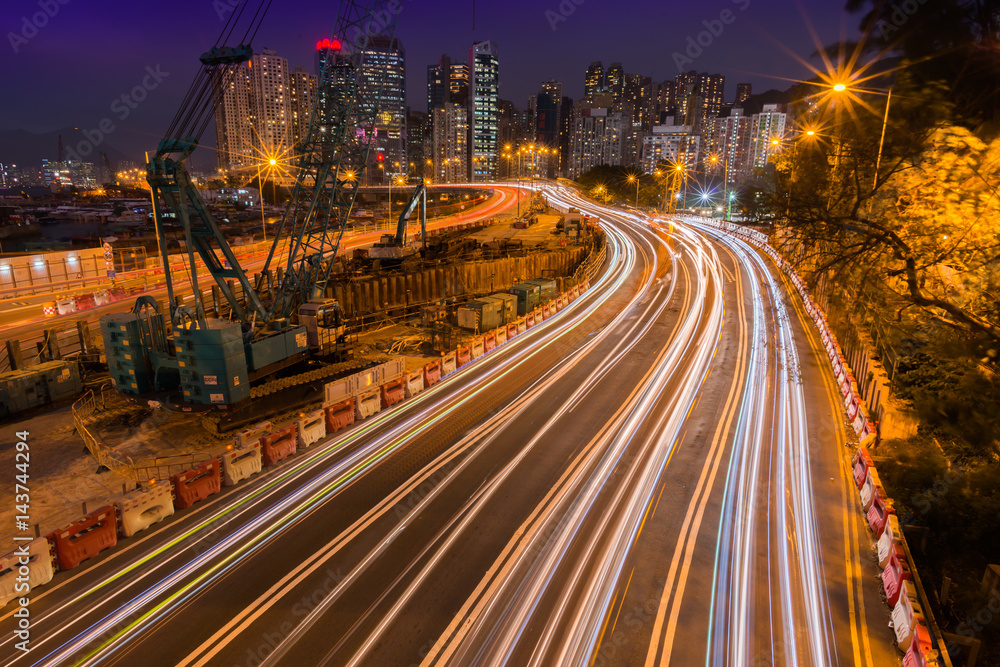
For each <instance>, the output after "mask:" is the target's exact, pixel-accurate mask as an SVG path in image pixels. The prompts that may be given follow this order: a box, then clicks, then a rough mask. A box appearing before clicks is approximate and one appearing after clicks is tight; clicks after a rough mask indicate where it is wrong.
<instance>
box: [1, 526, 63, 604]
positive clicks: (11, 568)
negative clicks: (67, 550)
mask: <svg viewBox="0 0 1000 667" xmlns="http://www.w3.org/2000/svg"><path fill="white" fill-rule="evenodd" d="M53 576H55V568H53V566H52V545H51V544H50V543H49V541H48V540H47V539H45V538H44V537H36V538H35V539H33V540H31V541H30V542H26V543H24V544H22V545H21V546H20V547H18V548H17V549H15V550H14V551H12V552H10V553H9V554H7V555H6V556H4V557H3V558H0V607H3V606H4V605H5V604H7V603H8V602H10V601H11V600H13V599H14V598H17V597H22V596H24V594H25V591H24V590H23V585H19V584H22V583H23V582H27V584H28V587H29V590H31V589H34V588H35V586H41V585H42V584H47V583H49V582H50V581H52V577H53Z"/></svg>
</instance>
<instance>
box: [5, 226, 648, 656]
mask: <svg viewBox="0 0 1000 667" xmlns="http://www.w3.org/2000/svg"><path fill="white" fill-rule="evenodd" d="M622 241H623V237H621V236H620V235H616V234H609V236H608V248H609V262H610V264H611V266H612V268H613V270H612V271H609V272H607V273H606V274H605V275H604V276H603V277H602V278H601V279H600V280H598V281H595V284H594V285H593V286H592V289H591V290H589V291H588V292H587V293H585V294H584V295H582V296H581V297H580V298H579V299H577V300H576V301H574V303H573V304H572V305H571V307H570V308H567V309H564V310H563V311H560V312H559V313H558V314H557V315H556V316H554V317H552V318H550V319H549V320H546V321H545V322H543V323H541V324H540V325H538V326H536V327H535V328H533V329H532V330H531V331H530V332H528V334H530V335H524V334H522V335H521V336H518V337H517V338H515V339H514V340H512V341H511V342H510V343H508V344H507V345H504V346H502V347H501V348H498V349H497V350H495V351H494V352H492V353H491V354H490V355H489V358H491V359H496V361H495V362H494V364H495V367H494V368H493V370H492V371H491V372H490V377H492V379H491V380H490V381H489V382H485V383H482V384H479V385H472V386H470V387H469V388H467V389H466V390H464V391H461V392H458V393H457V395H456V396H455V397H453V398H452V399H450V400H449V401H447V402H445V403H444V404H443V405H437V404H436V403H435V401H436V399H437V397H438V395H439V392H440V391H441V389H437V390H436V391H434V390H432V391H428V392H424V393H423V394H421V395H419V396H418V397H415V398H414V399H412V400H411V401H407V402H406V403H404V404H401V406H400V408H399V409H398V410H393V411H388V412H384V413H381V414H380V415H379V416H378V417H377V418H375V419H373V420H371V421H369V422H366V423H365V424H363V425H362V426H361V427H360V428H358V429H355V430H354V431H352V432H351V433H350V434H349V435H347V436H346V437H343V438H339V439H336V440H334V441H332V442H331V443H329V444H327V445H325V446H323V447H321V448H318V449H317V450H314V453H310V455H309V456H308V457H307V458H306V459H304V460H302V461H301V462H296V464H295V466H294V468H292V469H291V470H288V471H284V470H281V471H280V477H279V478H278V479H276V480H273V481H270V482H269V483H268V484H267V485H266V486H263V487H261V488H260V489H258V490H256V491H254V492H251V493H249V494H248V495H247V496H246V497H243V498H241V499H240V500H239V501H238V502H237V503H236V504H235V505H234V506H232V507H228V508H226V509H223V510H222V511H220V512H218V513H217V514H215V515H213V516H212V517H210V518H208V519H205V520H203V521H201V522H200V523H199V524H198V525H196V526H195V527H194V528H192V529H190V530H188V531H186V532H185V533H183V534H182V535H181V536H179V537H178V538H176V539H175V540H173V541H172V542H170V543H169V544H167V545H165V546H163V547H161V548H159V549H157V550H155V551H154V552H152V553H151V554H148V555H146V556H144V557H142V558H139V559H137V560H136V561H134V562H132V563H130V564H128V565H125V566H122V567H121V568H120V569H119V571H118V572H117V573H116V574H115V575H114V576H112V577H110V578H109V579H106V580H104V581H102V582H100V583H98V584H96V585H95V586H93V587H91V588H89V589H88V590H87V591H86V592H84V593H83V594H81V595H79V596H77V597H76V598H74V599H73V600H69V601H66V602H64V603H61V604H60V605H59V606H57V607H56V608H54V609H52V610H50V611H49V612H48V613H46V614H45V615H44V616H42V617H41V618H39V619H37V620H36V623H38V622H45V620H47V619H48V618H50V617H55V616H56V615H58V614H61V613H69V610H70V609H71V608H74V607H75V606H77V605H79V604H81V603H83V602H84V601H86V600H87V599H88V598H91V599H94V598H96V595H97V594H98V593H100V592H103V590H104V589H105V588H106V587H108V586H110V585H111V584H112V583H114V582H116V581H119V582H126V580H127V579H128V578H129V575H131V574H133V573H138V575H139V576H138V577H137V578H136V579H135V580H134V581H129V582H127V583H128V585H129V586H132V585H133V584H134V583H136V582H138V581H140V580H143V579H149V578H155V577H161V579H160V580H159V581H157V582H156V583H155V584H154V585H152V586H150V587H149V588H146V589H145V590H143V591H142V592H141V593H139V594H138V595H135V596H134V597H132V598H131V599H130V600H127V601H125V602H124V603H123V604H121V605H120V606H119V608H118V609H117V610H116V612H115V613H113V614H110V615H107V616H105V617H104V618H102V619H101V620H100V621H98V622H96V623H93V624H91V625H90V626H88V627H87V628H86V629H85V630H83V631H81V632H79V633H78V634H77V635H76V636H75V637H74V638H73V639H71V640H70V641H69V642H66V643H65V644H63V645H62V646H60V647H59V648H57V649H55V650H54V651H52V652H51V653H49V654H48V655H46V656H45V657H44V658H43V662H46V663H53V664H54V663H59V664H66V663H68V662H70V661H73V660H80V656H81V654H82V655H83V659H82V661H80V662H78V664H91V663H92V662H97V661H100V660H101V659H104V658H107V657H110V656H112V655H113V654H114V653H115V651H117V650H119V649H121V648H122V647H124V646H126V645H127V643H128V641H129V640H130V638H134V637H136V636H138V635H139V634H141V631H142V630H143V628H144V627H148V626H149V625H153V624H155V623H157V622H159V621H161V620H162V619H163V617H164V616H166V615H167V614H169V613H172V612H174V611H176V610H177V609H179V608H182V607H183V606H184V605H185V604H187V603H188V601H189V600H190V599H191V598H192V596H195V595H197V594H199V593H201V592H202V591H204V590H205V589H206V587H208V586H210V585H211V584H212V583H213V582H214V581H216V580H217V579H218V578H219V577H221V576H224V575H225V574H226V573H227V572H228V571H230V570H231V569H232V568H234V567H235V566H237V565H239V564H240V563H241V562H244V560H245V559H246V558H248V557H250V556H251V555H252V554H253V553H255V552H256V551H258V550H259V549H261V548H263V547H264V546H266V545H268V544H270V543H272V542H273V541H274V539H276V538H277V537H278V536H280V534H281V533H283V532H284V531H286V530H287V529H288V528H290V527H291V526H293V525H295V524H296V523H297V522H299V521H301V520H303V519H305V518H306V517H307V516H308V515H309V514H310V513H312V512H313V511H315V509H316V508H317V507H318V506H319V505H321V504H322V503H325V502H327V501H329V500H330V499H331V498H332V497H334V496H335V495H336V494H337V493H338V492H340V491H342V490H343V489H344V488H346V486H348V485H349V484H351V483H353V482H354V481H356V480H357V479H358V478H359V477H360V476H361V475H363V474H364V473H365V472H367V471H368V470H370V469H372V468H373V467H374V466H375V465H377V464H378V463H379V462H380V461H381V460H383V459H384V458H385V457H386V456H388V455H389V454H391V453H393V452H394V451H396V450H398V449H399V448H401V447H403V446H405V445H406V444H408V443H410V442H412V441H413V440H415V439H416V438H418V437H419V436H420V435H421V434H422V433H425V432H427V431H428V430H429V429H431V428H433V425H434V424H435V422H436V420H438V419H440V418H441V417H442V416H444V415H446V414H448V413H450V412H452V411H454V410H458V409H461V408H462V407H463V406H465V405H468V404H470V403H471V402H473V401H474V400H475V398H476V397H477V396H478V395H480V394H481V392H483V391H486V390H487V389H489V388H491V387H492V386H493V385H494V384H496V383H499V382H502V381H503V380H504V379H505V377H506V376H507V375H508V374H510V373H514V372H516V371H517V369H518V367H519V366H520V365H521V364H525V363H531V361H532V359H533V357H534V356H535V355H537V354H538V353H539V352H541V351H542V350H544V349H545V348H546V346H548V345H549V344H551V343H552V342H554V341H556V340H558V339H559V338H560V337H561V336H562V335H563V334H564V333H565V332H566V331H568V330H570V329H572V328H574V327H577V326H579V325H580V324H581V322H582V321H583V320H585V319H586V315H587V310H586V306H591V307H593V306H595V305H599V304H600V303H602V302H603V301H605V300H607V299H608V298H610V296H611V295H613V294H614V292H615V290H616V289H617V288H618V287H619V286H620V284H621V281H622V280H624V277H625V276H627V275H628V272H629V271H630V270H631V267H632V264H633V263H634V249H633V248H632V247H631V245H629V244H624V243H623V242H622ZM595 295H596V296H595ZM597 342H598V341H597V340H596V339H595V340H591V341H590V342H588V343H587V344H586V346H585V348H584V349H590V348H592V347H593V346H594V345H596V344H597ZM478 365H479V364H477V363H474V364H471V365H470V366H467V367H463V368H462V369H460V371H459V372H457V373H455V374H453V375H452V376H451V377H449V378H448V380H447V381H446V382H445V383H442V385H439V387H445V386H451V385H452V383H453V379H454V378H458V377H462V376H464V375H467V373H468V372H469V371H470V369H472V368H475V367H477V366H478ZM400 412H402V413H403V414H408V415H409V417H408V418H407V419H406V420H405V421H403V422H402V423H401V424H399V425H398V426H395V427H394V428H392V429H391V430H390V431H389V432H388V433H386V434H385V435H382V436H380V437H378V438H375V439H372V440H371V441H370V442H367V443H365V442H364V441H365V440H366V439H367V438H368V437H370V435H371V433H372V432H373V431H375V430H376V429H378V428H379V427H381V426H382V425H383V424H385V423H386V422H387V421H388V420H389V419H391V418H393V417H398V415H399V413H400ZM350 446H357V447H359V448H358V449H357V450H356V451H354V452H352V453H350V454H349V455H348V456H347V457H346V458H344V459H342V460H340V461H337V462H336V463H335V464H334V465H332V466H330V467H329V469H328V470H327V471H326V472H324V474H322V475H321V476H320V477H317V478H316V479H315V480H313V481H311V482H309V483H307V484H305V485H304V486H302V483H303V479H304V477H305V475H306V474H307V473H309V472H315V468H316V467H318V466H322V465H329V464H330V461H329V459H330V458H331V457H334V456H336V455H341V454H343V452H344V451H345V450H346V449H348V448H349V447H350ZM279 470H280V469H279ZM226 515H231V516H230V517H229V520H230V521H232V520H233V519H234V518H236V517H238V518H241V519H247V522H246V523H245V524H243V525H242V527H240V528H239V529H238V530H236V531H234V532H232V533H230V534H229V535H228V536H227V537H226V538H224V539H223V540H221V541H220V542H219V543H218V544H216V545H215V546H213V547H211V548H210V549H209V550H208V551H206V552H204V553H202V554H201V555H199V556H196V557H194V558H190V559H189V560H187V561H185V562H184V563H183V564H182V565H180V566H179V567H177V569H175V570H173V571H170V570H169V566H168V564H169V563H170V562H171V561H173V560H175V559H181V558H182V557H183V556H182V553H183V552H184V551H186V550H187V549H190V548H191V547H192V546H193V543H191V542H190V539H191V538H193V537H194V536H195V535H196V534H197V533H198V532H201V531H207V530H211V525H212V523H214V522H215V521H218V520H221V519H222V518H223V517H226ZM165 554H166V558H165V559H164V560H159V557H162V556H164V555H165ZM56 588H57V587H52V588H49V589H47V590H46V592H45V594H51V593H53V592H55V589H56ZM40 597H42V596H41V595H39V596H37V598H40ZM37 598H36V599H37ZM102 603H103V601H98V600H96V599H94V601H93V603H92V604H91V605H90V606H89V607H87V608H86V609H83V610H77V612H78V613H76V614H74V616H78V617H79V616H84V615H86V614H89V613H94V612H95V611H96V610H97V608H98V606H99V605H100V604H102ZM81 611H82V612H83V613H79V612H81ZM109 635H110V637H111V638H110V639H109V640H106V641H102V642H101V643H100V644H99V645H98V646H97V647H96V648H89V649H88V647H89V646H91V644H92V643H93V642H94V641H95V639H98V641H100V639H99V638H105V637H108V636H109ZM48 637H51V633H49V634H48V635H47V636H46V638H43V639H42V640H40V641H38V642H36V646H38V645H44V644H45V643H47V638H48ZM7 664H13V663H7Z"/></svg>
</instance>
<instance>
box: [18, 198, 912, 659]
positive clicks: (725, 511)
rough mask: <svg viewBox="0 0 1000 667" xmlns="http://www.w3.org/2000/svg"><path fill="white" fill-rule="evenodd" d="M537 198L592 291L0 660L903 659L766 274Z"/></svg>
mask: <svg viewBox="0 0 1000 667" xmlns="http://www.w3.org/2000/svg"><path fill="white" fill-rule="evenodd" d="M547 189H548V195H549V197H550V199H551V200H553V201H555V202H557V203H560V204H561V205H563V206H576V207H578V208H581V209H583V210H585V211H588V212H591V213H592V214H595V215H597V216H599V217H600V218H601V219H602V220H603V224H604V225H605V228H606V229H607V231H608V257H607V261H606V267H605V268H606V270H605V271H604V272H603V274H602V276H601V277H600V279H599V280H596V281H595V282H594V284H593V285H592V287H591V289H590V290H588V291H587V292H586V293H585V295H584V296H582V297H581V298H579V299H577V300H576V301H575V302H573V303H572V304H571V306H570V307H569V308H566V309H564V310H562V311H560V312H559V313H558V314H557V315H555V316H553V317H551V318H549V319H548V320H546V321H545V322H544V323H542V324H541V325H539V326H536V327H535V328H533V329H531V330H529V331H528V332H527V333H525V334H522V335H520V336H518V337H517V338H515V339H514V340H513V341H511V342H508V343H507V344H506V345H504V346H502V347H499V348H497V349H496V350H495V351H493V352H491V353H489V354H487V355H486V356H484V357H482V358H480V359H479V360H477V361H475V362H474V363H472V364H470V365H468V366H466V367H464V368H462V369H460V370H459V371H457V372H456V373H454V374H453V375H451V376H449V378H448V379H447V380H446V381H444V382H442V383H441V384H440V385H438V386H437V387H435V388H434V389H432V390H430V391H427V392H424V393H423V394H421V395H419V396H418V397H416V398H414V399H410V400H408V401H406V402H404V403H403V404H400V405H399V406H397V407H396V408H394V409H391V410H388V411H384V412H382V413H379V414H378V415H377V416H374V417H371V418H369V419H368V420H367V421H365V422H364V423H361V424H358V425H355V427H353V428H352V429H350V430H348V431H346V432H342V433H339V434H337V435H336V436H335V437H334V438H332V439H330V440H329V441H327V442H324V443H321V444H316V445H313V446H312V447H311V448H309V450H308V451H307V452H306V453H304V454H300V455H299V456H297V457H295V458H294V459H292V460H289V461H287V462H285V463H284V464H282V465H279V466H278V467H277V468H275V469H272V470H270V471H268V472H267V473H266V474H264V475H263V476H258V477H256V478H252V479H251V480H248V481H247V482H244V483H242V484H240V485H238V486H236V487H233V488H232V489H228V490H226V491H225V492H224V493H223V494H220V495H218V496H213V497H212V498H210V499H209V500H208V501H206V502H203V503H201V504H199V505H196V506H195V507H193V508H191V509H189V510H185V511H182V512H179V513H178V514H176V515H175V516H174V517H172V518H171V520H169V521H168V522H166V523H164V524H160V525H158V526H156V527H155V528H154V529H151V530H150V531H147V532H145V533H142V534H140V535H139V536H137V537H135V538H132V539H130V540H125V541H123V542H122V543H121V544H120V545H119V546H118V547H117V548H115V549H114V550H111V551H108V552H104V553H103V554H102V555H101V556H100V557H99V558H97V559H95V560H94V561H91V562H88V563H87V564H85V565H84V566H81V567H80V568H78V569H76V570H71V571H69V572H66V573H60V574H58V575H57V577H56V579H55V580H54V581H53V582H51V583H50V584H48V585H47V586H46V587H44V588H41V589H39V590H38V591H37V592H36V593H34V594H33V595H32V602H31V607H30V609H31V618H32V624H31V637H32V640H31V646H32V648H31V651H30V652H29V653H27V654H19V653H17V652H16V651H15V650H14V648H13V641H11V642H8V643H7V644H5V645H4V646H3V648H2V650H0V656H2V663H3V664H53V665H65V664H116V665H137V664H142V665H147V666H148V667H154V666H156V665H278V664H280V665H410V664H426V665H438V664H448V665H472V664H476V665H497V664H510V665H585V664H592V665H626V664H627V665H665V664H675V665H693V664H705V665H740V666H742V665H754V666H756V665H772V664H773V665H790V664H802V665H859V666H860V665H867V666H882V665H895V664H899V660H898V657H897V653H896V650H895V648H894V647H893V645H892V634H891V630H890V629H889V628H888V627H887V621H888V617H889V614H888V610H887V609H886V607H885V605H884V604H883V603H882V602H881V601H880V600H879V597H878V589H877V584H876V580H875V579H874V578H873V575H874V574H875V565H874V563H873V562H872V559H871V557H870V547H869V539H868V536H867V535H866V533H865V530H864V527H863V524H862V522H861V517H860V514H859V513H858V512H857V511H856V507H855V505H856V503H857V502H858V501H857V500H856V497H855V494H854V493H852V492H851V491H850V487H849V483H850V482H849V476H848V475H847V473H846V468H845V457H846V456H847V455H848V450H847V448H845V447H844V446H843V444H844V442H845V441H846V440H847V438H848V435H847V430H846V423H845V422H844V417H843V415H842V414H841V411H840V402H839V400H837V399H838V395H837V394H835V392H834V391H833V381H832V377H829V376H830V372H829V371H828V370H826V367H825V365H824V362H825V352H824V351H822V350H821V349H820V348H819V347H818V341H817V340H816V335H815V334H814V333H813V331H812V330H811V328H809V327H806V326H805V325H804V324H803V321H806V322H808V318H804V316H803V314H802V312H801V304H799V303H797V302H796V301H795V299H794V298H793V297H790V296H788V294H789V290H788V289H786V287H785V285H784V284H783V281H782V279H781V277H780V274H779V273H778V272H777V271H776V270H775V269H774V267H773V266H771V265H770V264H769V263H767V262H765V260H764V259H762V258H761V256H760V255H758V254H757V253H756V252H754V251H753V250H752V249H750V248H749V247H748V246H746V245H745V244H743V243H742V242H740V241H738V240H735V239H732V238H728V237H724V236H722V235H720V234H718V233H717V232H714V231H712V230H710V229H708V228H699V227H698V226H697V225H695V224H689V223H680V222H671V221H666V220H659V221H649V220H646V219H645V218H642V219H640V218H636V217H634V216H631V215H629V214H626V213H622V212H619V211H615V210H613V209H607V208H603V207H599V206H596V205H594V204H592V203H588V202H585V201H582V200H580V199H579V198H577V197H576V196H575V195H573V194H572V193H571V192H569V191H567V190H565V189H562V188H555V187H548V188H547ZM14 620H15V619H13V618H12V616H11V611H10V610H8V611H7V612H6V613H5V614H4V615H3V616H0V631H2V632H3V636H6V637H10V636H11V634H10V633H11V631H12V629H13V626H14Z"/></svg>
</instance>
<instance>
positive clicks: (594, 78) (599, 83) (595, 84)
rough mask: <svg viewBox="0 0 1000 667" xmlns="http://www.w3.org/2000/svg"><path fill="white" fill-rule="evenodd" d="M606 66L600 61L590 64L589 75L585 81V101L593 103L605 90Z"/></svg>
mask: <svg viewBox="0 0 1000 667" xmlns="http://www.w3.org/2000/svg"><path fill="white" fill-rule="evenodd" d="M604 87H605V83H604V64H603V63H602V62H601V61H600V60H595V61H594V62H592V63H590V67H588V68H587V75H586V77H585V78H584V80H583V99H585V100H587V101H589V102H592V101H593V100H594V97H595V96H596V95H597V94H598V93H599V92H601V91H602V90H604Z"/></svg>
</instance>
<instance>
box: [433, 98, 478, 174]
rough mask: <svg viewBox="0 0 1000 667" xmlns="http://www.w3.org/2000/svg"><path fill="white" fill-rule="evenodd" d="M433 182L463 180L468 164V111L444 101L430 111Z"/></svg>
mask: <svg viewBox="0 0 1000 667" xmlns="http://www.w3.org/2000/svg"><path fill="white" fill-rule="evenodd" d="M431 118H432V124H433V128H432V130H431V137H432V145H433V157H432V158H431V159H432V160H433V166H434V182H436V183H465V182H466V181H467V180H468V173H469V166H468V158H469V146H468V139H469V111H468V109H466V108H465V107H463V106H461V105H458V104H446V105H444V106H442V107H436V108H435V109H434V110H433V111H432V112H431Z"/></svg>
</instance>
